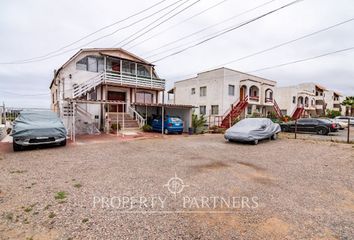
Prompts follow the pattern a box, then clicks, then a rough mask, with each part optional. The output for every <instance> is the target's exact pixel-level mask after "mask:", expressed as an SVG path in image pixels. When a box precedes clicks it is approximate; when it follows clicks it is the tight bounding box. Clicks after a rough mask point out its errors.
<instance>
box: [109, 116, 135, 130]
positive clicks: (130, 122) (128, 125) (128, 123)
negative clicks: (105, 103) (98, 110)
mask: <svg viewBox="0 0 354 240" xmlns="http://www.w3.org/2000/svg"><path fill="white" fill-rule="evenodd" d="M108 116H109V119H110V120H111V124H112V123H117V117H118V123H119V125H120V126H121V128H122V129H123V117H124V129H138V128H139V123H138V121H137V120H136V119H134V118H133V117H132V116H131V115H130V114H129V113H118V114H117V113H108Z"/></svg>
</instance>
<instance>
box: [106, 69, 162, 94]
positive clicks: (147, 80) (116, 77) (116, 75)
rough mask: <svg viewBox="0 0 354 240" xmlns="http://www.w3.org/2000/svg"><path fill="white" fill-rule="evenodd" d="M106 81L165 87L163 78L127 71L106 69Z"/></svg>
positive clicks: (137, 85) (138, 85)
mask: <svg viewBox="0 0 354 240" xmlns="http://www.w3.org/2000/svg"><path fill="white" fill-rule="evenodd" d="M104 81H105V82H106V83H115V84H121V85H128V86H134V87H144V88H155V89H161V90H163V89H165V79H159V78H152V77H143V76H137V75H133V74H128V73H120V72H112V71H107V72H105V73H104Z"/></svg>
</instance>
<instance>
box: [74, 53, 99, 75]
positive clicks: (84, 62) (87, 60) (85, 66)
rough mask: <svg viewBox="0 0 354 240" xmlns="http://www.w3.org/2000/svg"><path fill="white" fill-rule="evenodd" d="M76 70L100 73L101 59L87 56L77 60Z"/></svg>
mask: <svg viewBox="0 0 354 240" xmlns="http://www.w3.org/2000/svg"><path fill="white" fill-rule="evenodd" d="M76 69H77V70H83V71H89V72H100V71H103V69H104V64H103V58H102V57H96V56H88V57H84V58H83V59H81V60H79V61H78V62H77V63H76Z"/></svg>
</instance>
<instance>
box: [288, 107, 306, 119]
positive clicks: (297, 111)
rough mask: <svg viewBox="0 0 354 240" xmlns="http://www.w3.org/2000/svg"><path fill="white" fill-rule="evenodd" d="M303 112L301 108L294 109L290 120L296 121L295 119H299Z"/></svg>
mask: <svg viewBox="0 0 354 240" xmlns="http://www.w3.org/2000/svg"><path fill="white" fill-rule="evenodd" d="M304 110H305V109H304V107H302V106H298V107H296V109H295V111H294V113H293V115H292V116H291V118H292V119H293V120H297V119H299V118H301V116H302V114H303V113H304Z"/></svg>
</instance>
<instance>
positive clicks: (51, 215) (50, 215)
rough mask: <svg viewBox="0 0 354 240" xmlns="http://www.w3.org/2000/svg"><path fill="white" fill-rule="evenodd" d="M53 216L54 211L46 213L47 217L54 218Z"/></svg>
mask: <svg viewBox="0 0 354 240" xmlns="http://www.w3.org/2000/svg"><path fill="white" fill-rule="evenodd" d="M55 216H56V214H55V213H54V212H50V213H49V215H48V217H49V218H54V217H55Z"/></svg>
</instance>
